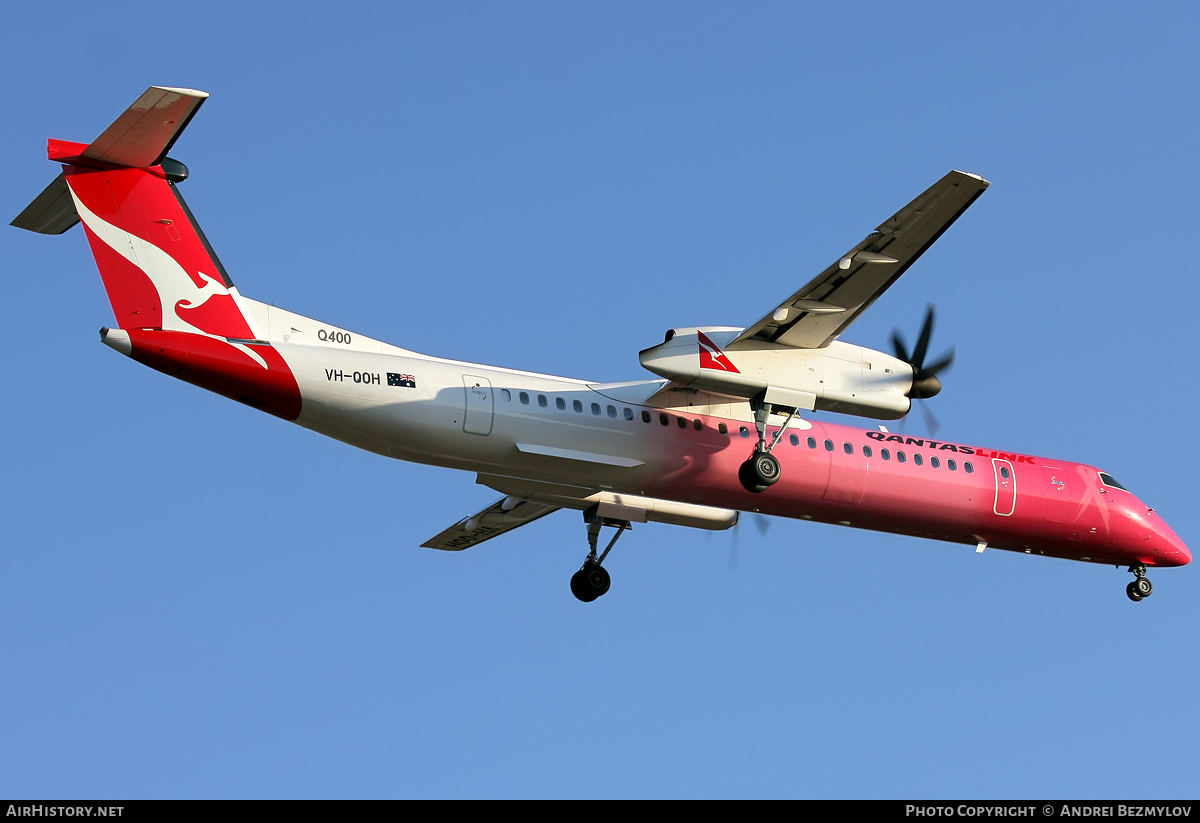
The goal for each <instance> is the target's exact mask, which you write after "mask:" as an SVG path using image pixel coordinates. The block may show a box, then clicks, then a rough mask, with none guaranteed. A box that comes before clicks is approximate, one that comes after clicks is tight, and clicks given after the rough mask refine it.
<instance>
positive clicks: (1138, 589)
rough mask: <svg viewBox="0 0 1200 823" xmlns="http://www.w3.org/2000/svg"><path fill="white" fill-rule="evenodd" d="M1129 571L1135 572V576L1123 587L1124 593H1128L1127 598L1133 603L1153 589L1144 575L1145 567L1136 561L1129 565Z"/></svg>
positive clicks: (1147, 595) (1148, 594)
mask: <svg viewBox="0 0 1200 823" xmlns="http://www.w3.org/2000/svg"><path fill="white" fill-rule="evenodd" d="M1129 571H1131V572H1133V573H1134V574H1136V575H1137V578H1136V579H1135V580H1134V581H1133V582H1132V583H1130V584H1129V585H1128V586H1126V587H1125V594H1127V595H1129V599H1130V600H1132V601H1133V602H1134V603H1136V602H1138V601H1139V600H1144V599H1145V598H1147V597H1149V596H1150V595H1151V593H1152V592H1153V591H1154V586H1152V585H1150V579H1149V578H1148V577H1146V567H1145V566H1143V565H1142V564H1141V563H1137V564H1135V565H1133V566H1130V567H1129Z"/></svg>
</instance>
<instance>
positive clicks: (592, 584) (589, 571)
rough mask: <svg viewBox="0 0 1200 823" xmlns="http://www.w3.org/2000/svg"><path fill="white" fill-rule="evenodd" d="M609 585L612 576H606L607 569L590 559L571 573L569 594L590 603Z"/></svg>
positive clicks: (606, 589)
mask: <svg viewBox="0 0 1200 823" xmlns="http://www.w3.org/2000/svg"><path fill="white" fill-rule="evenodd" d="M611 585H612V578H610V577H609V576H608V570H607V569H605V568H604V567H603V566H601V565H600V564H599V563H596V562H594V561H591V560H589V561H587V562H586V563H584V564H583V568H582V569H580V570H579V571H577V572H575V574H573V575H571V594H573V595H575V597H576V598H578V599H579V600H581V601H583V602H584V603H591V602H592V601H593V600H595V599H596V598H597V597H600V596H601V595H603V594H604V593H605V592H607V591H608V587H609V586H611Z"/></svg>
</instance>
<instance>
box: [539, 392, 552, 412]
mask: <svg viewBox="0 0 1200 823" xmlns="http://www.w3.org/2000/svg"><path fill="white" fill-rule="evenodd" d="M538 405H539V406H541V407H542V408H543V409H544V408H546V406H548V405H550V401H549V400H547V399H546V395H544V394H539V395H538Z"/></svg>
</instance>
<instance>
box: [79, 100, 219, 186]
mask: <svg viewBox="0 0 1200 823" xmlns="http://www.w3.org/2000/svg"><path fill="white" fill-rule="evenodd" d="M207 99H208V93H207V92H203V91H194V90H192V89H170V88H165V87H163V86H151V87H150V88H149V89H147V90H146V93H145V94H143V95H142V96H141V97H139V98H138V99H137V100H136V101H134V103H133V105H132V106H130V107H129V108H128V109H126V110H125V113H124V114H122V115H121V116H120V117H118V118H117V119H116V121H115V122H114V123H113V124H112V125H111V126H109V127H108V128H107V129H105V130H104V133H103V134H101V135H100V136H99V137H97V138H96V139H95V140H93V141H92V144H91V145H90V146H88V147H87V150H86V151H84V153H83V156H84V157H86V158H89V159H91V160H100V161H102V162H104V163H112V164H114V165H117V166H129V167H130V168H135V169H144V168H149V167H150V166H157V165H158V164H159V163H160V162H162V159H163V158H164V157H166V155H167V152H168V151H170V150H171V146H173V145H175V140H176V139H177V138H178V137H179V135H180V133H181V132H182V131H183V130H184V128H185V127H186V126H187V124H188V122H190V121H191V119H192V117H193V116H194V115H195V114H196V111H197V110H198V109H199V108H200V104H201V103H203V102H204V101H205V100H207Z"/></svg>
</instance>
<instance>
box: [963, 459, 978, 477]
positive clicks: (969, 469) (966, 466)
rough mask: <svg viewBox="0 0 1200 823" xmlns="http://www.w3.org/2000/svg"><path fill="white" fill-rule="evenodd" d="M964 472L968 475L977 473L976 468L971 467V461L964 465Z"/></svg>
mask: <svg viewBox="0 0 1200 823" xmlns="http://www.w3.org/2000/svg"><path fill="white" fill-rule="evenodd" d="M963 471H965V472H966V473H967V474H970V473H971V472H973V471H975V467H974V466H972V465H971V461H969V460H968V461H967V462H966V463H963Z"/></svg>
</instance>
